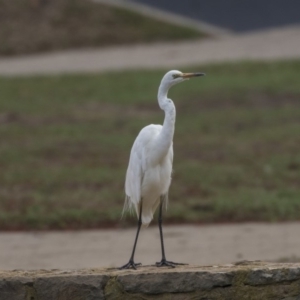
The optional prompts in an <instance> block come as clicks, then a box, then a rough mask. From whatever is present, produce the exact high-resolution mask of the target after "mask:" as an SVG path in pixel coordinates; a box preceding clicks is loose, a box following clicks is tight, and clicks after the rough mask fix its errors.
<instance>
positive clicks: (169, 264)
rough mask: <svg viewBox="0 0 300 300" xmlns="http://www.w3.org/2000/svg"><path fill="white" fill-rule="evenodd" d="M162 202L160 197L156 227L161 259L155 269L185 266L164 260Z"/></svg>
mask: <svg viewBox="0 0 300 300" xmlns="http://www.w3.org/2000/svg"><path fill="white" fill-rule="evenodd" d="M163 202H164V197H160V206H159V214H158V227H159V234H160V243H161V254H162V259H161V261H160V262H157V263H156V266H157V267H171V268H175V266H176V265H185V264H182V263H176V262H173V261H168V260H166V254H165V246H164V238H163V231H162V210H163Z"/></svg>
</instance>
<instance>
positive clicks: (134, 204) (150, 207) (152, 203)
mask: <svg viewBox="0 0 300 300" xmlns="http://www.w3.org/2000/svg"><path fill="white" fill-rule="evenodd" d="M202 75H205V74H204V73H182V72H180V71H176V70H172V71H169V72H167V73H166V74H165V75H164V77H163V79H162V80H161V83H160V86H159V89H158V95H157V98H158V104H159V107H160V108H161V109H162V110H163V111H164V112H165V119H164V123H163V125H162V126H161V125H153V124H151V125H148V126H146V127H144V128H143V129H142V130H141V131H140V133H139V135H138V136H137V138H136V140H135V142H134V144H133V146H132V149H131V153H130V159H129V164H128V168H127V173H126V181H125V192H126V200H125V205H124V210H123V212H124V211H126V210H128V209H134V210H135V212H136V214H137V216H138V229H137V234H136V238H135V242H134V247H133V251H132V255H131V257H130V259H129V262H128V263H127V264H126V265H124V266H123V267H121V268H122V269H127V268H134V269H135V268H136V266H137V265H138V264H136V263H134V253H135V248H136V243H137V239H138V236H139V231H140V228H141V225H142V224H143V225H145V226H148V225H149V223H150V222H151V220H152V219H153V214H154V212H155V210H156V209H157V207H158V206H159V217H158V224H159V231H160V238H161V249H162V260H161V262H159V263H156V265H157V266H171V267H173V266H174V265H176V263H174V262H169V261H167V260H166V257H165V251H164V243H163V233H162V208H163V205H164V204H166V201H167V200H168V190H169V187H170V184H171V173H172V163H173V136H174V129H175V119H176V109H175V105H174V103H173V101H172V100H171V99H169V98H168V91H169V89H170V87H172V86H173V85H175V84H177V83H180V82H183V81H185V80H187V79H189V78H191V77H196V76H202Z"/></svg>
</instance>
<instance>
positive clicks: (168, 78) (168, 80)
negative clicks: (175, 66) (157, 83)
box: [161, 70, 205, 88]
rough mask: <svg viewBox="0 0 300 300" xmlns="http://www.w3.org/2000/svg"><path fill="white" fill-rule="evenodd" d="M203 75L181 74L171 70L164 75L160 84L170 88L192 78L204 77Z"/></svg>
mask: <svg viewBox="0 0 300 300" xmlns="http://www.w3.org/2000/svg"><path fill="white" fill-rule="evenodd" d="M204 75H205V74H204V73H182V72H180V71H178V70H172V71H169V72H168V73H166V74H165V76H164V77H163V79H162V81H161V84H162V85H165V86H167V87H168V88H170V87H171V86H173V85H175V84H177V83H180V82H182V81H185V80H188V79H190V78H192V77H198V76H204Z"/></svg>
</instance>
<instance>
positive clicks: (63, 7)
mask: <svg viewBox="0 0 300 300" xmlns="http://www.w3.org/2000/svg"><path fill="white" fill-rule="evenodd" d="M0 28H1V29H0V41H1V43H0V55H18V54H29V53H36V52H44V51H52V50H62V49H74V48H83V47H103V46H111V45H123V44H133V43H141V42H142V43H149V42H158V41H174V40H186V39H195V38H203V37H205V36H206V34H204V33H201V32H199V31H197V30H195V29H191V28H186V27H182V26H177V25H172V24H169V23H166V22H162V21H158V20H155V19H152V18H149V17H145V16H142V15H140V14H138V13H135V12H132V11H130V10H126V9H122V8H116V7H113V6H107V5H103V4H99V3H94V2H93V1H87V0H51V1H41V0H25V1H24V0H14V1H7V0H0Z"/></svg>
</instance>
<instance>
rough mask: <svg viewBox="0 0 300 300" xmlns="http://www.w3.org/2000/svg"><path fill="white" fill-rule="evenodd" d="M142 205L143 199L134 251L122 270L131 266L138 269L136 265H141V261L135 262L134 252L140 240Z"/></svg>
mask: <svg viewBox="0 0 300 300" xmlns="http://www.w3.org/2000/svg"><path fill="white" fill-rule="evenodd" d="M142 206H143V201H142V200H141V206H140V213H139V220H138V228H137V232H136V236H135V241H134V245H133V249H132V253H131V256H130V259H129V262H128V263H127V264H126V265H124V266H122V267H120V270H122V269H130V268H133V269H135V270H136V267H137V266H139V265H141V263H135V262H134V253H135V248H136V244H137V240H138V237H139V233H140V229H141V225H142Z"/></svg>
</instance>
